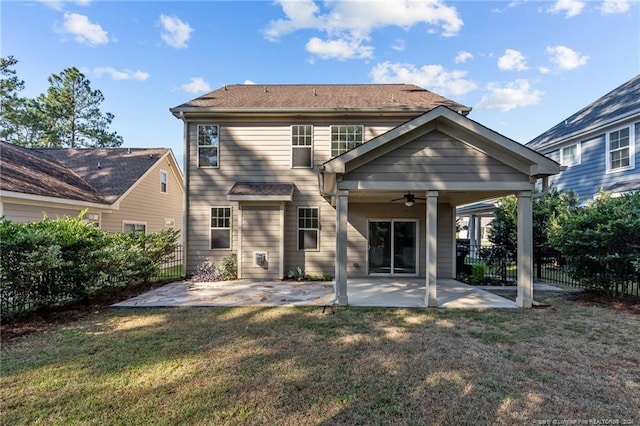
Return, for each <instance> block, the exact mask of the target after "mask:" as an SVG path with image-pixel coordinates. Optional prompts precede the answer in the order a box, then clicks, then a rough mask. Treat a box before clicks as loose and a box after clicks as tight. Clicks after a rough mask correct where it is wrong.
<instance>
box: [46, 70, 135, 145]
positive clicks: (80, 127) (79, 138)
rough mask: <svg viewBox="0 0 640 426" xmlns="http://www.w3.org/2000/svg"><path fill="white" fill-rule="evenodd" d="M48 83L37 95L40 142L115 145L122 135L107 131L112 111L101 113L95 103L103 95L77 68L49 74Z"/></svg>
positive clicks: (111, 118)
mask: <svg viewBox="0 0 640 426" xmlns="http://www.w3.org/2000/svg"><path fill="white" fill-rule="evenodd" d="M49 83H50V85H51V86H50V87H49V89H48V90H47V93H46V94H42V95H40V96H39V97H38V99H37V104H38V108H39V110H40V112H41V115H40V116H41V118H42V119H43V120H45V123H46V129H47V130H46V132H45V133H44V135H43V137H42V139H41V140H40V143H39V144H40V145H44V146H48V147H71V148H74V147H79V146H84V147H116V146H120V145H121V144H122V137H121V136H119V135H118V134H117V133H116V132H109V130H108V128H109V125H110V124H111V122H112V121H113V117H114V116H113V114H111V113H108V112H107V113H103V112H102V111H101V110H100V108H99V105H100V104H101V103H102V102H103V101H104V96H103V95H102V92H100V91H99V90H93V89H92V88H91V83H90V81H89V80H88V79H87V78H86V77H85V76H84V74H82V73H81V72H80V71H79V70H78V69H77V68H75V67H72V68H67V69H65V70H64V71H62V72H61V73H60V74H53V75H52V76H51V77H49Z"/></svg>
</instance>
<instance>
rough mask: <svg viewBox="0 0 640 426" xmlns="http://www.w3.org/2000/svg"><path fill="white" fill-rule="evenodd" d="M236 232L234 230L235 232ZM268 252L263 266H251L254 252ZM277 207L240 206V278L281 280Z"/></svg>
mask: <svg viewBox="0 0 640 426" xmlns="http://www.w3.org/2000/svg"><path fill="white" fill-rule="evenodd" d="M236 232H237V231H236ZM255 252H266V253H268V256H267V258H268V262H267V265H266V266H264V267H262V266H255V265H254V253H255ZM280 262H281V256H280V207H279V206H244V207H243V208H242V278H248V279H252V278H253V279H255V278H259V279H281V278H283V277H281V276H280Z"/></svg>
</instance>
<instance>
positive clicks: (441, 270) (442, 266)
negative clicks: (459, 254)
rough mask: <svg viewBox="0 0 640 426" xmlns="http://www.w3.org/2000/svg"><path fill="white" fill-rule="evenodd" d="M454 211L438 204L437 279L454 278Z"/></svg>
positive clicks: (445, 204)
mask: <svg viewBox="0 0 640 426" xmlns="http://www.w3.org/2000/svg"><path fill="white" fill-rule="evenodd" d="M454 242H455V209H454V207H452V206H451V204H449V203H438V245H437V246H436V250H437V258H438V270H437V272H436V274H437V277H438V278H455V251H454V250H455V247H454Z"/></svg>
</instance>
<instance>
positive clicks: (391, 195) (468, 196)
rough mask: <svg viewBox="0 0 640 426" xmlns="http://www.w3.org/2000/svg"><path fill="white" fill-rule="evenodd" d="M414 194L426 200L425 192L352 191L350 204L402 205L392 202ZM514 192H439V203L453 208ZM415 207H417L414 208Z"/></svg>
mask: <svg viewBox="0 0 640 426" xmlns="http://www.w3.org/2000/svg"><path fill="white" fill-rule="evenodd" d="M407 192H412V193H413V194H414V195H415V196H416V197H419V198H424V196H425V191H413V190H410V191H409V190H405V191H374V190H350V191H349V202H350V203H390V204H391V203H393V204H402V201H395V202H392V201H391V200H393V199H396V198H401V197H402V196H403V195H404V194H405V193H407ZM513 193H514V191H506V190H495V191H439V192H438V202H442V203H449V204H451V205H452V206H460V205H464V204H470V203H476V202H480V201H485V200H489V199H492V198H497V197H502V196H505V195H509V194H513ZM424 203H425V201H424V200H416V205H420V204H421V205H424ZM413 207H415V205H414V206H413Z"/></svg>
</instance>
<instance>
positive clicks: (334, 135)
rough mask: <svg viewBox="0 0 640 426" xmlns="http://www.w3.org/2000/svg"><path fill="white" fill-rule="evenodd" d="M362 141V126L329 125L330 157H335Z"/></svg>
mask: <svg viewBox="0 0 640 426" xmlns="http://www.w3.org/2000/svg"><path fill="white" fill-rule="evenodd" d="M363 142H364V126H362V125H340V126H331V157H336V156H338V155H340V154H342V153H344V152H347V151H349V150H350V149H353V148H355V147H356V146H358V145H361V144H362V143H363Z"/></svg>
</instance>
